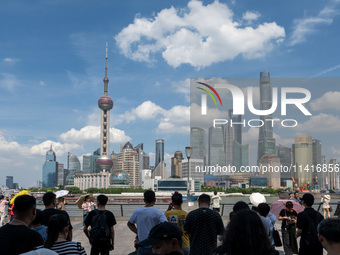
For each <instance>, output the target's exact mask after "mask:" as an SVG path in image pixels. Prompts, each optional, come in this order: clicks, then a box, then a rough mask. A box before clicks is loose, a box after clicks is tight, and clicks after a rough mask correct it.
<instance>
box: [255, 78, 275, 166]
mask: <svg viewBox="0 0 340 255" xmlns="http://www.w3.org/2000/svg"><path fill="white" fill-rule="evenodd" d="M271 106H272V90H271V86H270V75H269V72H261V73H260V108H261V110H268V109H270V108H271ZM260 119H261V120H262V121H263V123H264V124H263V126H262V127H260V130H259V141H258V150H257V160H258V161H259V159H260V158H261V157H262V156H263V155H268V154H275V139H274V138H273V127H272V123H271V122H270V121H267V119H272V115H271V114H269V115H261V116H260Z"/></svg>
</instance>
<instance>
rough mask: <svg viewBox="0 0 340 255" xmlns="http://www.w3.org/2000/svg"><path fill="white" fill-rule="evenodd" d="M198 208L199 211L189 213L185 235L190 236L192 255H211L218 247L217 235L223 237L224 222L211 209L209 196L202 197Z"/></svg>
mask: <svg viewBox="0 0 340 255" xmlns="http://www.w3.org/2000/svg"><path fill="white" fill-rule="evenodd" d="M198 206H199V208H198V209H196V210H194V211H191V212H189V214H188V216H187V218H186V222H185V225H184V234H189V236H190V254H192V255H206V254H211V252H212V251H213V250H214V249H215V248H216V246H217V235H223V232H224V226H223V221H222V218H221V216H220V214H219V213H218V212H216V211H213V210H211V209H209V207H210V196H208V195H207V194H202V195H200V197H199V198H198Z"/></svg>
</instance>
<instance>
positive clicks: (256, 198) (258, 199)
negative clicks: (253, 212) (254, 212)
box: [249, 192, 266, 206]
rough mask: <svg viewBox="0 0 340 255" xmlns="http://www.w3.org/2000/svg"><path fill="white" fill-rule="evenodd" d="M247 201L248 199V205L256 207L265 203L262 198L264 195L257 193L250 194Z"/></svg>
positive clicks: (264, 199)
mask: <svg viewBox="0 0 340 255" xmlns="http://www.w3.org/2000/svg"><path fill="white" fill-rule="evenodd" d="M249 199H250V203H252V204H253V205H255V206H258V205H259V204H261V203H265V202H266V198H265V197H264V195H262V194H261V193H258V192H254V193H252V194H251V195H250V197H249Z"/></svg>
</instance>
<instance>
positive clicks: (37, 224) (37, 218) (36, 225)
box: [29, 209, 47, 242]
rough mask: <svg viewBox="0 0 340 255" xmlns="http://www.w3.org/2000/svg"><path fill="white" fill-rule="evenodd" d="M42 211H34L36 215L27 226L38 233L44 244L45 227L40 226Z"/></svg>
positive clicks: (45, 237) (45, 236)
mask: <svg viewBox="0 0 340 255" xmlns="http://www.w3.org/2000/svg"><path fill="white" fill-rule="evenodd" d="M42 217H43V216H42V211H41V210H39V209H36V215H35V219H34V220H33V221H32V222H31V224H30V225H29V227H30V228H31V229H32V230H34V231H36V232H38V233H39V234H40V235H41V237H42V238H43V240H44V242H45V241H46V239H47V231H46V229H47V226H45V225H42V224H41V222H42Z"/></svg>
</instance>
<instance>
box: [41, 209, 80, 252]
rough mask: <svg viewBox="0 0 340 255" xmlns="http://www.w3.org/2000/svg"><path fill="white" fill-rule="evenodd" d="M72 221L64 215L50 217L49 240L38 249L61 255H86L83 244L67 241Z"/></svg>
mask: <svg viewBox="0 0 340 255" xmlns="http://www.w3.org/2000/svg"><path fill="white" fill-rule="evenodd" d="M69 225H70V221H69V219H68V218H67V217H66V216H65V215H63V214H54V215H52V216H51V217H50V219H49V222H48V225H47V240H46V242H45V244H44V245H41V246H38V247H37V249H40V248H47V249H50V250H52V251H55V252H56V253H58V254H59V255H69V254H81V255H86V251H85V249H84V248H83V247H82V246H81V243H79V242H78V243H77V242H71V241H69V240H68V239H67V237H68V232H69V231H70V230H69Z"/></svg>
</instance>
